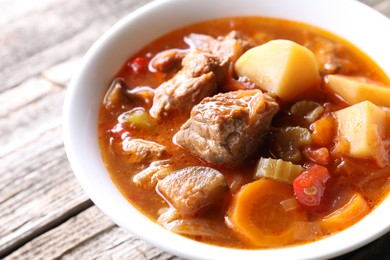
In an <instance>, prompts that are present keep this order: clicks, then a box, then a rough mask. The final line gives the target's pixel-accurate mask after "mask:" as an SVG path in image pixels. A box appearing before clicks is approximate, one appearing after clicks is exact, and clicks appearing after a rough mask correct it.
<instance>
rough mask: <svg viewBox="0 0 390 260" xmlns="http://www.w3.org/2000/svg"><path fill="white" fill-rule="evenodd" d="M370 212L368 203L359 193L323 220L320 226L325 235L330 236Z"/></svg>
mask: <svg viewBox="0 0 390 260" xmlns="http://www.w3.org/2000/svg"><path fill="white" fill-rule="evenodd" d="M368 212H369V207H368V205H367V202H366V201H365V200H364V198H363V197H362V196H361V195H360V194H359V193H355V194H353V195H352V197H351V199H350V200H349V201H348V202H347V203H346V204H345V205H344V206H342V207H341V208H339V209H337V210H336V211H334V212H333V213H331V214H330V215H328V216H326V217H325V218H323V219H322V220H321V221H320V226H321V229H322V231H323V232H324V233H327V234H330V233H333V232H336V231H340V230H342V229H344V228H345V227H349V226H351V225H352V224H354V223H356V222H357V221H358V220H359V219H361V218H362V217H363V216H365V215H367V213H368Z"/></svg>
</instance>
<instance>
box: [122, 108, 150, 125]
mask: <svg viewBox="0 0 390 260" xmlns="http://www.w3.org/2000/svg"><path fill="white" fill-rule="evenodd" d="M118 121H119V123H126V124H128V125H130V126H131V127H140V128H152V127H153V126H154V125H155V119H154V118H153V117H151V116H150V115H149V114H148V112H146V111H145V109H144V108H143V107H136V108H133V109H132V110H129V111H126V112H124V113H122V114H121V115H120V116H119V117H118Z"/></svg>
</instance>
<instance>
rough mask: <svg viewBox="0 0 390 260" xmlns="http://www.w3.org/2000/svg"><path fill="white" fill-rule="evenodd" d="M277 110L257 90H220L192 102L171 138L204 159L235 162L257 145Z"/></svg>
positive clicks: (276, 107)
mask: <svg viewBox="0 0 390 260" xmlns="http://www.w3.org/2000/svg"><path fill="white" fill-rule="evenodd" d="M278 110H279V105H278V104H277V103H276V101H275V100H274V99H273V98H272V97H271V96H269V95H267V94H263V93H262V92H261V91H260V90H239V91H234V92H228V93H221V94H218V95H215V96H213V97H209V98H205V99H204V100H203V101H202V102H201V103H200V104H198V105H196V106H194V108H193V109H192V111H191V117H190V118H189V119H188V120H187V122H186V123H184V124H183V125H182V126H181V128H180V130H179V131H178V132H177V133H176V135H175V136H174V140H176V142H177V144H179V145H180V146H181V147H183V148H184V149H187V150H188V151H190V152H191V153H193V154H194V155H196V156H198V157H200V158H202V159H204V160H206V161H207V162H210V163H214V164H221V165H223V164H225V165H232V166H233V165H238V164H240V163H241V162H242V161H243V160H244V159H245V158H247V157H248V156H250V155H251V154H253V153H254V152H255V151H256V150H257V149H258V148H259V147H260V145H261V143H262V139H263V135H264V134H265V133H266V132H267V131H268V129H269V126H270V124H271V121H272V118H273V116H274V115H275V114H276V113H277V112H278Z"/></svg>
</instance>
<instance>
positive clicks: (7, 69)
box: [0, 0, 150, 92]
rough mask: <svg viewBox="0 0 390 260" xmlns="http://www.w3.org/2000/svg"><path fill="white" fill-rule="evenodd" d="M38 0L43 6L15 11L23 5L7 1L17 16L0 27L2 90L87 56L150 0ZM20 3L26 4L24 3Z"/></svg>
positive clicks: (0, 24) (0, 88)
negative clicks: (112, 29) (109, 31)
mask: <svg viewBox="0 0 390 260" xmlns="http://www.w3.org/2000/svg"><path fill="white" fill-rule="evenodd" d="M35 1H38V2H39V3H40V5H38V6H36V7H35V8H34V9H31V10H25V9H23V8H22V10H21V11H20V9H18V8H16V7H14V6H18V5H13V3H11V1H4V2H5V3H4V4H6V5H5V9H6V10H7V9H8V10H11V11H14V12H16V13H15V14H14V15H8V16H7V17H6V18H5V19H4V20H3V22H2V23H0V31H1V34H0V57H2V58H1V59H0V82H2V84H1V85H0V92H1V91H4V90H6V89H9V88H11V87H13V86H15V85H17V84H19V83H20V82H22V81H24V80H25V79H26V78H28V77H31V76H34V75H36V74H38V73H39V72H40V71H42V70H44V69H46V68H48V67H50V66H52V65H55V64H58V63H59V62H61V61H64V60H67V59H69V58H70V57H74V56H77V55H80V54H82V53H84V52H85V51H86V50H87V49H88V48H89V47H90V46H91V45H92V43H93V42H94V41H95V40H96V39H97V38H98V37H99V36H100V35H101V34H102V33H103V32H105V31H106V30H107V29H108V27H109V26H111V25H112V24H114V23H115V22H116V21H118V20H119V19H120V18H121V17H123V16H125V15H126V14H128V13H129V12H131V11H132V10H134V9H135V8H137V7H139V6H140V5H143V4H145V3H147V2H150V0H118V1H109V0H85V1H78V0H66V1H65V0H53V1H43V0H41V1H39V0H35ZM18 3H19V5H20V3H21V1H20V0H18ZM7 6H8V7H7ZM10 6H13V7H10ZM18 10H19V11H18ZM26 43H27V44H26Z"/></svg>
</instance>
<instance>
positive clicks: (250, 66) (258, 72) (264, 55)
mask: <svg viewBox="0 0 390 260" xmlns="http://www.w3.org/2000/svg"><path fill="white" fill-rule="evenodd" d="M235 70H236V72H237V74H238V75H239V76H244V77H247V78H249V80H251V81H253V82H254V83H255V84H257V85H258V86H259V87H260V88H261V89H262V90H265V91H268V92H269V93H273V94H275V95H276V96H278V97H280V98H281V99H282V100H291V99H293V98H294V97H296V96H297V95H298V94H300V93H302V92H304V91H305V90H307V89H309V88H310V87H312V86H313V85H315V84H316V83H317V82H318V81H319V80H320V76H319V70H318V65H317V61H316V59H315V57H314V54H313V53H312V52H311V51H310V50H309V49H307V48H305V47H303V46H301V45H299V44H297V43H295V42H292V41H288V40H273V41H269V42H267V43H265V44H263V45H260V46H257V47H255V48H252V49H250V50H248V51H247V52H245V53H244V54H243V55H242V56H241V57H240V58H239V59H238V60H237V62H236V64H235Z"/></svg>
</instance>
